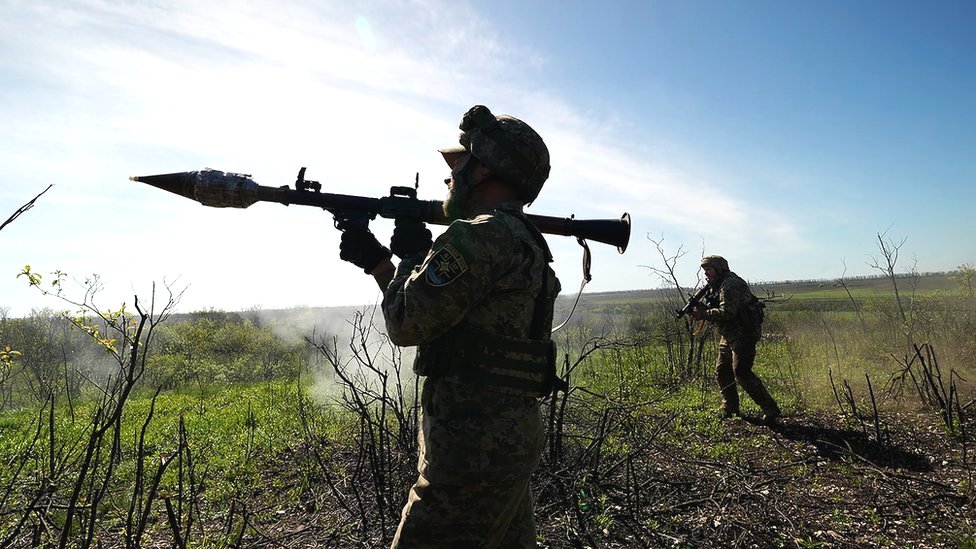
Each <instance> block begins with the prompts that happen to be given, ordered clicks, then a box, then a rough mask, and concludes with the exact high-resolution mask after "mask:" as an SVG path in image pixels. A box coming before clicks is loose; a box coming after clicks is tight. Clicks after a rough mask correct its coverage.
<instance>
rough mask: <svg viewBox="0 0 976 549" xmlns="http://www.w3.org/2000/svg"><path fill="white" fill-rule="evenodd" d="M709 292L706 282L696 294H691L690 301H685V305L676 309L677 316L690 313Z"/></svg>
mask: <svg viewBox="0 0 976 549" xmlns="http://www.w3.org/2000/svg"><path fill="white" fill-rule="evenodd" d="M707 292H708V284H705V285H704V286H702V287H701V288H699V289H698V291H697V292H695V295H691V294H689V295H690V298H689V299H688V303H685V306H684V307H682V308H680V309H675V312H676V313H677V315H678V316H677V318H681V317H683V316H685V315H686V314H688V313H690V312H691V310H692V309H694V308H695V307H696V306H697V305H698V304H699V303H701V301H702V299H705V294H706V293H707Z"/></svg>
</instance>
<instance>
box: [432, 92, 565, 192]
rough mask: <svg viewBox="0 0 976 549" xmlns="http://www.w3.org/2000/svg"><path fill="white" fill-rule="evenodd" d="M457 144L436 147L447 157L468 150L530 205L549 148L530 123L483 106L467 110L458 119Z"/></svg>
mask: <svg viewBox="0 0 976 549" xmlns="http://www.w3.org/2000/svg"><path fill="white" fill-rule="evenodd" d="M460 128H461V132H462V133H461V136H460V138H459V139H458V141H459V142H460V143H461V145H460V146H454V147H448V148H446V149H440V152H441V154H443V155H444V158H445V160H447V161H448V164H453V162H452V160H451V156H453V155H457V154H459V153H464V152H470V153H471V156H473V157H475V158H477V159H478V160H479V161H481V163H482V164H484V165H485V166H486V167H487V168H488V169H490V170H491V171H492V173H494V174H495V175H496V176H498V178H499V179H501V180H503V181H505V182H506V183H508V184H509V185H511V186H512V187H514V188H515V191H516V193H518V197H519V199H521V200H522V201H523V202H525V203H526V204H530V203H531V202H532V201H533V200H535V199H536V197H537V196H539V191H541V190H542V185H543V183H545V182H546V179H548V178H549V149H548V148H547V147H546V144H545V143H544V142H543V141H542V137H540V136H539V134H537V133H536V132H535V130H533V129H532V127H531V126H529V125H528V124H526V123H525V122H523V121H521V120H519V119H518V118H515V117H514V116H508V115H506V114H503V115H499V116H495V115H494V114H492V113H491V111H490V110H488V107H485V106H484V105H475V106H474V107H471V108H470V109H468V112H466V113H465V114H464V117H463V118H462V119H461V125H460Z"/></svg>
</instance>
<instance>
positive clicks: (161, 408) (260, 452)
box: [0, 383, 338, 501]
mask: <svg viewBox="0 0 976 549" xmlns="http://www.w3.org/2000/svg"><path fill="white" fill-rule="evenodd" d="M297 390H298V389H297V387H296V386H295V385H294V384H287V383H270V384H248V385H232V384H223V385H220V386H219V387H217V386H214V387H207V388H204V389H199V390H183V391H173V392H167V393H163V394H160V395H159V397H158V398H157V399H156V403H155V410H154V412H153V418H152V421H151V422H150V424H149V426H148V428H147V430H146V437H145V443H144V453H145V456H146V458H147V459H146V467H147V468H148V469H149V471H151V472H154V471H155V468H156V467H157V465H158V463H159V462H160V460H161V459H165V458H168V457H170V456H172V455H173V454H174V452H175V451H176V449H177V447H178V442H179V423H180V418H181V417H182V418H183V421H184V424H185V429H186V433H187V441H188V444H189V450H190V455H191V457H192V458H193V459H194V461H195V467H196V474H197V475H199V476H200V478H201V479H205V484H206V486H207V497H208V498H210V499H211V500H213V501H223V500H226V499H227V498H229V497H231V496H233V495H234V494H235V493H237V492H240V491H241V490H245V489H247V488H248V487H249V486H251V485H252V484H253V483H254V482H256V481H257V480H258V473H259V472H260V469H261V467H262V466H263V465H264V463H263V462H262V458H265V457H272V456H275V455H277V454H278V453H280V452H282V451H283V450H285V449H286V448H288V447H289V445H292V444H294V442H295V440H296V439H297V438H300V437H302V436H303V434H302V433H301V432H300V429H301V427H300V422H299V421H298V417H297V410H298V409H297V406H298V402H299V399H298V395H297ZM151 403H152V395H151V394H150V393H147V392H141V393H139V394H137V395H135V396H133V397H130V400H129V401H128V402H127V404H126V407H125V413H124V415H123V422H122V431H121V437H120V438H121V441H122V462H121V463H120V464H119V466H118V473H117V478H116V479H115V484H116V485H118V486H128V485H131V483H132V482H133V479H134V476H135V471H136V459H135V457H136V445H137V439H138V437H139V433H140V431H141V429H142V426H143V424H144V422H145V420H146V418H147V416H148V414H149V410H150V406H151ZM92 413H93V406H92V405H91V404H84V405H78V406H76V407H75V409H74V418H73V419H72V417H71V414H70V411H69V410H68V408H67V407H66V406H59V407H58V408H57V413H56V417H55V435H56V443H55V451H56V455H59V456H60V455H63V454H64V453H66V450H65V449H64V446H63V445H64V442H65V441H75V440H80V441H81V443H82V444H83V443H84V442H85V438H86V434H87V433H88V432H89V419H90V416H91V414H92ZM328 417H329V412H328V410H325V412H324V413H322V414H319V415H317V416H316V418H315V419H316V421H317V422H318V423H319V425H318V427H319V428H323V427H325V428H328V427H329V426H330V425H331V426H335V425H338V421H336V422H331V421H329V420H328ZM37 422H38V418H37V414H36V413H29V412H23V411H21V412H10V413H5V414H0V463H8V464H9V463H19V462H21V460H23V459H26V462H27V467H26V469H27V473H28V474H30V475H36V474H44V472H45V471H46V468H47V467H46V461H47V457H48V455H49V450H50V448H49V443H48V440H49V429H48V426H47V425H48V424H47V417H46V416H45V417H44V418H43V422H44V423H43V427H42V430H41V436H40V438H39V440H38V441H37V443H36V444H33V449H32V450H31V451H30V452H29V453H26V452H27V451H28V448H30V447H31V441H32V440H33V436H34V433H35V430H36V429H37ZM68 447H69V448H70V446H68ZM175 465H176V464H175V463H174V464H173V466H171V467H170V468H169V469H168V470H167V473H166V475H165V476H164V477H163V481H162V488H161V490H162V492H164V493H165V492H167V491H171V490H174V489H175V483H176V475H177V471H176V467H175ZM12 474H13V468H11V467H4V468H3V472H0V485H6V484H7V480H8V479H9V478H10V475H12ZM122 497H127V496H125V495H124V494H122Z"/></svg>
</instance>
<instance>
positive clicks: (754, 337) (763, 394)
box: [692, 255, 780, 424]
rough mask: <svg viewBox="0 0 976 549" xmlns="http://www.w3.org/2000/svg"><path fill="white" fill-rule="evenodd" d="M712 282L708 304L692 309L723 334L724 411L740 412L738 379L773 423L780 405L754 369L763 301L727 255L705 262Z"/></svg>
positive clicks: (766, 420)
mask: <svg viewBox="0 0 976 549" xmlns="http://www.w3.org/2000/svg"><path fill="white" fill-rule="evenodd" d="M701 268H702V269H703V270H704V271H705V279H706V280H707V281H708V292H707V293H706V294H705V298H704V300H703V301H704V304H699V305H698V306H697V307H695V309H694V310H692V316H693V317H694V318H695V319H696V320H703V319H704V320H707V321H709V322H711V323H713V324H715V325H716V327H717V328H718V333H719V335H720V336H721V340H720V341H719V346H718V362H717V364H716V370H717V371H716V373H717V377H718V385H719V389H720V390H721V391H722V409H721V413H722V415H723V416H725V417H732V416H733V415H739V391H738V389H737V388H736V381H738V383H739V385H741V386H742V388H743V389H744V390H745V392H746V394H748V395H749V397H750V398H752V400H753V401H755V403H756V404H758V405H759V407H760V408H761V409H762V411H763V417H762V420H763V422H764V423H767V424H773V423H775V421H776V418H778V417H779V416H780V410H779V406H777V405H776V401H775V400H773V397H772V396H770V394H769V391H767V390H766V387H765V386H764V385H763V382H762V380H761V379H759V376H757V375H756V374H755V373H753V371H752V366H753V363H754V362H755V360H756V344H757V343H758V342H759V338H760V337H761V336H762V321H763V307H764V305H763V303H762V302H761V301H759V299H758V298H756V296H755V295H753V294H752V291H750V290H749V285H748V284H747V283H746V281H745V280H742V279H741V278H740V277H739V276H738V275H737V274H735V273H734V272H732V271H730V270H729V262H728V261H726V260H725V258H724V257H722V256H718V255H710V256H708V257H705V258H703V259H702V261H701Z"/></svg>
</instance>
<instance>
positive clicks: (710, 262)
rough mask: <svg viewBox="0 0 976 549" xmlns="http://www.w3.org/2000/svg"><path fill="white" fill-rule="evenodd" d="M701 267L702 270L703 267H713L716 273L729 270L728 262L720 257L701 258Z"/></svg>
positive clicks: (708, 256)
mask: <svg viewBox="0 0 976 549" xmlns="http://www.w3.org/2000/svg"><path fill="white" fill-rule="evenodd" d="M701 266H702V268H703V269H704V268H705V267H714V268H715V270H716V271H718V272H725V271H728V270H729V262H728V261H727V260H726V259H725V258H724V257H722V256H720V255H707V256H705V257H703V258H702V260H701Z"/></svg>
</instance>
